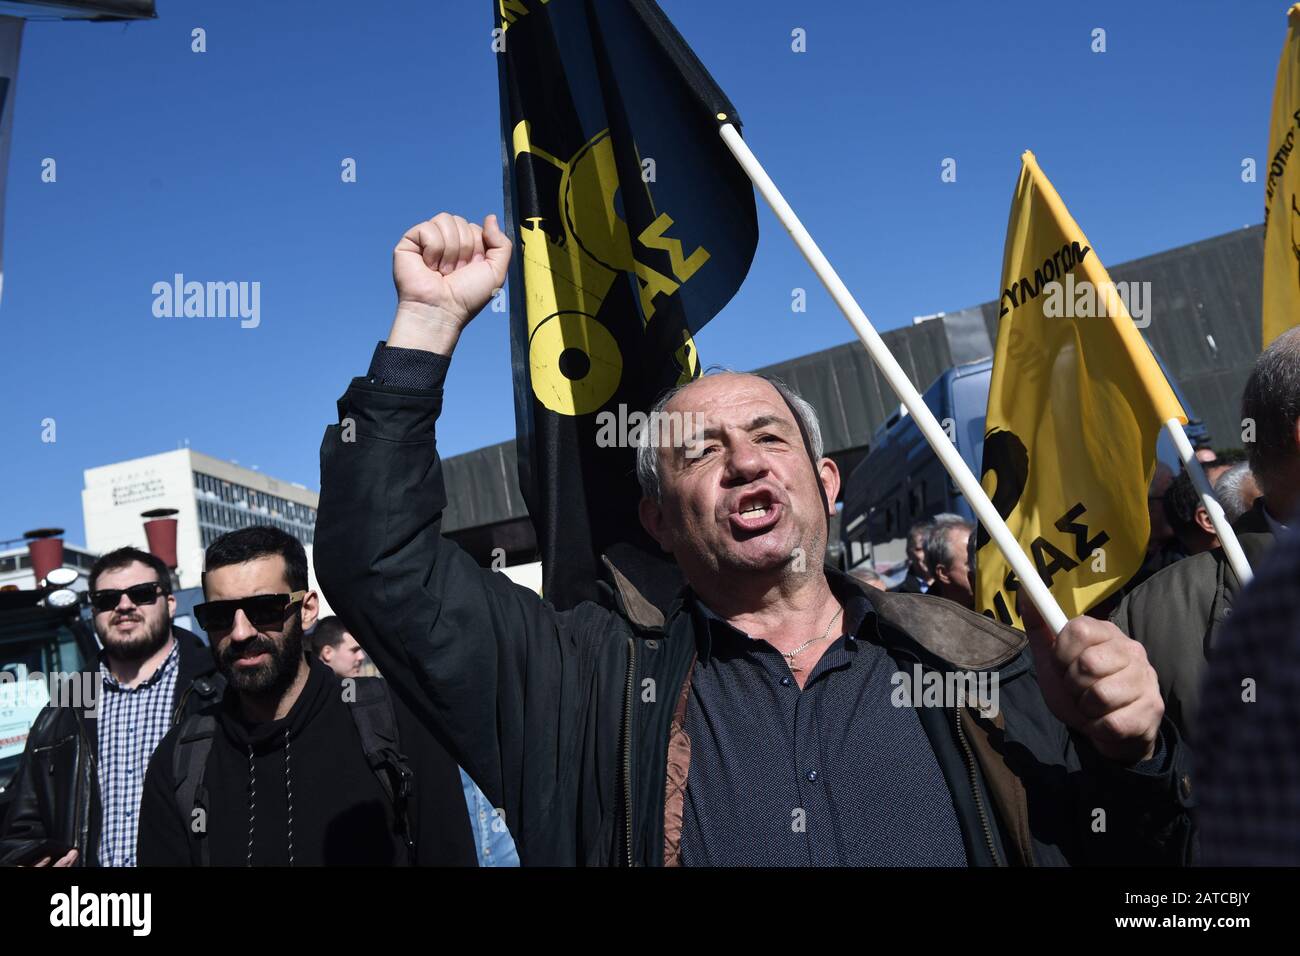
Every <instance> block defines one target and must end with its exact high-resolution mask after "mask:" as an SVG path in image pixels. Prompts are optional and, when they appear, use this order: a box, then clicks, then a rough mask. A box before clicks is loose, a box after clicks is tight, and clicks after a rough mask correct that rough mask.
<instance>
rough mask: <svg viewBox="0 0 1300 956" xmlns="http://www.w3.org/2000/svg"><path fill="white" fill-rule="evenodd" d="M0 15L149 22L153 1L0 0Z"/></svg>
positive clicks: (155, 14)
mask: <svg viewBox="0 0 1300 956" xmlns="http://www.w3.org/2000/svg"><path fill="white" fill-rule="evenodd" d="M0 14H3V15H6V16H11V17H22V18H23V19H25V20H60V19H62V20H152V19H154V18H155V17H157V13H156V12H155V11H154V0H0Z"/></svg>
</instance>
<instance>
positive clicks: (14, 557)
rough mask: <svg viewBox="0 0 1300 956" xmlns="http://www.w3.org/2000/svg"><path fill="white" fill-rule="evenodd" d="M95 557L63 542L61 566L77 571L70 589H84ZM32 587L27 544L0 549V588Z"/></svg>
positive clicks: (32, 576)
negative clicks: (75, 578)
mask: <svg viewBox="0 0 1300 956" xmlns="http://www.w3.org/2000/svg"><path fill="white" fill-rule="evenodd" d="M141 534H143V532H141ZM95 557H96V555H95V554H94V553H92V552H91V551H89V550H87V549H86V548H79V547H77V546H76V545H75V544H68V543H67V542H66V541H65V542H64V543H63V567H65V568H72V570H74V571H76V572H77V580H76V581H74V582H73V583H72V584H71V585H69V587H71V588H72V590H74V591H84V590H86V586H87V581H88V579H89V576H90V566H91V565H92V564H94V563H95ZM34 587H36V576H35V575H34V574H33V573H32V557H31V554H30V553H29V552H28V548H27V545H26V544H25V543H22V544H19V543H14V545H13V547H9V548H3V549H0V588H18V590H20V591H30V590H32V589H33V588H34Z"/></svg>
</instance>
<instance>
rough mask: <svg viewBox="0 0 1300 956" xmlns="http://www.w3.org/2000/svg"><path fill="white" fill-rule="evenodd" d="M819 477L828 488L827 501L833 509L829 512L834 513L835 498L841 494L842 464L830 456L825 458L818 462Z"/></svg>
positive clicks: (823, 485)
mask: <svg viewBox="0 0 1300 956" xmlns="http://www.w3.org/2000/svg"><path fill="white" fill-rule="evenodd" d="M817 477H818V478H819V479H820V480H821V483H822V487H823V488H825V489H826V503H827V504H828V505H829V506H830V509H831V510H830V512H829V513H830V514H832V515H834V514H835V499H836V498H838V497H839V494H840V466H839V465H837V464H835V462H834V460H832V459H830V458H823V459H822V460H821V461H819V462H818V463H817Z"/></svg>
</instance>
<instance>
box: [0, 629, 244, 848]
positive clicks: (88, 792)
mask: <svg viewBox="0 0 1300 956" xmlns="http://www.w3.org/2000/svg"><path fill="white" fill-rule="evenodd" d="M172 636H173V637H174V638H175V639H176V641H177V643H178V644H179V645H180V660H179V661H178V662H177V663H178V664H179V668H180V669H179V671H178V672H177V674H176V690H175V696H174V697H173V707H172V724H173V725H175V724H176V723H177V722H178V721H180V720H183V719H184V718H185V717H186V716H188V715H189V713H190V712H192V711H194V710H197V709H198V708H199V707H202V706H204V705H205V704H207V703H209V702H211V701H214V700H216V699H218V698H220V696H221V693H222V691H223V690H224V689H225V679H224V678H223V677H222V676H221V675H220V674H218V673H216V666H215V664H214V663H213V660H212V652H211V651H209V650H208V648H207V646H206V645H205V644H204V643H203V642H202V641H200V640H199V638H198V637H197V636H196V635H194V634H192V633H190V632H189V631H187V630H185V629H184V628H180V627H175V626H173V627H172ZM96 672H97V669H96ZM96 676H97V673H96ZM95 724H96V721H95V719H94V718H91V717H87V716H86V713H85V708H84V707H80V706H64V707H55V706H47V707H45V709H44V710H42V711H41V712H40V714H38V715H37V717H36V721H35V722H34V723H33V724H32V728H31V731H30V732H29V734H28V737H27V748H26V750H24V751H23V758H22V760H21V761H20V762H19V764H18V770H17V772H16V773H15V774H14V778H13V782H12V784H11V785H10V788H9V789H10V790H11V792H12V793H13V799H12V800H11V802H10V804H9V812H8V815H7V816H6V817H5V820H4V823H3V826H0V866H8V865H13V864H15V863H18V862H19V861H21V860H22V859H23V858H24V857H26V856H27V855H28V854H29V853H30V852H31V851H32V850H33V849H35V848H36V847H37V846H38V845H39V844H41V843H42V842H44V841H46V840H53V841H56V842H58V843H60V844H63V845H66V846H73V847H76V848H77V849H78V850H79V851H80V853H79V854H78V857H77V865H78V866H97V865H98V864H99V831H100V825H101V824H100V821H101V813H100V805H99V780H98V776H97V770H98V763H99V759H98V755H99V749H98V738H97V736H96V728H95Z"/></svg>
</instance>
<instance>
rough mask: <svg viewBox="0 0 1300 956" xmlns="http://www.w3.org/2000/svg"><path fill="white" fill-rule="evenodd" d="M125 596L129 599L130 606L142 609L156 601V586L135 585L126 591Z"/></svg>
mask: <svg viewBox="0 0 1300 956" xmlns="http://www.w3.org/2000/svg"><path fill="white" fill-rule="evenodd" d="M126 596H127V597H128V598H130V600H131V603H132V604H134V605H136V606H137V607H144V606H145V605H147V604H152V603H153V602H154V601H156V600H158V585H156V584H137V585H135V586H134V587H129V588H127V589H126Z"/></svg>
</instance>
